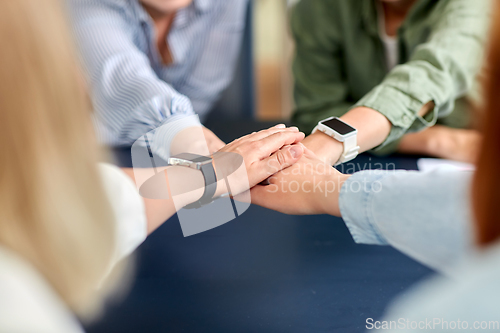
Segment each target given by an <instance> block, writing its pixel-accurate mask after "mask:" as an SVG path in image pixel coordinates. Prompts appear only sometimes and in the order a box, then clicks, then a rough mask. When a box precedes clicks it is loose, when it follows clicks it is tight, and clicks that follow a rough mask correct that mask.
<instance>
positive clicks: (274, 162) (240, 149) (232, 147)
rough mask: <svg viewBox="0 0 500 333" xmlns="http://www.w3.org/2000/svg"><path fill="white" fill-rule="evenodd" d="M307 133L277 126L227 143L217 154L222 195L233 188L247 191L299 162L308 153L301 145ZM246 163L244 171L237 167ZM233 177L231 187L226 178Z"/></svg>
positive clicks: (216, 161) (215, 158) (217, 167)
mask: <svg viewBox="0 0 500 333" xmlns="http://www.w3.org/2000/svg"><path fill="white" fill-rule="evenodd" d="M304 137H305V135H304V133H301V132H299V130H298V128H296V127H291V128H286V127H285V125H277V126H275V127H272V128H270V129H267V130H263V131H260V132H257V133H252V134H249V135H247V136H244V137H242V138H240V139H237V140H235V141H233V142H231V143H229V144H228V145H226V146H224V147H223V148H222V149H221V150H219V151H218V152H217V153H216V154H214V165H215V170H216V173H217V179H218V180H219V183H218V189H217V192H218V194H222V193H225V192H227V191H229V190H231V193H232V194H233V195H237V194H239V193H241V192H244V191H246V190H248V189H250V188H251V187H253V186H255V185H257V184H259V183H260V182H262V181H264V180H266V179H267V178H269V177H270V176H272V175H273V174H275V173H276V172H279V171H281V170H283V169H285V168H287V167H289V166H291V165H293V164H294V163H296V162H297V161H298V160H299V159H300V158H301V156H302V154H303V153H304V147H303V146H302V145H300V144H298V143H299V142H300V141H302V140H303V139H304ZM241 162H242V163H244V166H245V168H243V169H242V170H243V173H241V170H240V172H236V173H235V171H236V170H235V167H234V166H236V168H237V167H238V166H239V164H241ZM227 176H229V177H230V180H231V181H230V186H231V188H230V189H227V188H226V187H225V182H224V181H222V180H223V179H224V178H226V177H227Z"/></svg>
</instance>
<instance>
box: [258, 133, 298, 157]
mask: <svg viewBox="0 0 500 333" xmlns="http://www.w3.org/2000/svg"><path fill="white" fill-rule="evenodd" d="M304 138H305V134H304V133H302V132H277V133H274V134H272V135H269V136H267V137H265V138H263V139H261V140H259V141H255V142H254V145H255V147H254V148H258V149H255V150H254V153H255V154H258V156H257V157H258V158H259V159H264V158H266V157H268V156H269V155H271V154H272V153H274V152H276V151H277V150H278V149H281V147H283V146H287V145H293V144H295V143H299V142H300V141H302V140H303V139H304ZM303 150H304V149H303V147H302V151H303Z"/></svg>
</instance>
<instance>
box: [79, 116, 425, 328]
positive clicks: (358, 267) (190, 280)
mask: <svg viewBox="0 0 500 333" xmlns="http://www.w3.org/2000/svg"><path fill="white" fill-rule="evenodd" d="M267 125H268V124H256V123H254V124H248V123H242V124H237V123H233V124H232V125H231V126H221V128H226V129H228V128H229V129H231V130H226V131H224V130H219V132H218V134H219V135H220V136H221V137H222V138H223V139H224V140H226V141H229V140H231V139H234V138H236V137H237V136H238V135H241V134H245V133H247V132H251V131H252V130H255V129H256V127H265V126H267ZM215 131H216V133H217V129H215ZM116 152H117V155H118V157H119V159H121V160H122V162H123V161H126V160H127V150H126V149H122V150H120V149H118V150H117V151H116ZM377 163H382V164H383V165H384V166H386V165H387V166H388V167H389V168H392V167H393V166H396V167H397V168H398V169H415V168H416V158H414V157H401V156H395V157H391V158H377V157H373V156H369V155H362V156H360V157H358V159H357V160H356V161H355V165H357V169H368V168H370V167H372V168H378V167H379V166H380V165H379V164H377ZM136 269H137V272H136V278H135V281H134V283H133V285H132V287H131V291H130V293H129V294H128V296H126V298H125V299H124V300H120V301H119V302H110V304H109V306H108V308H107V310H106V313H105V315H104V317H103V318H102V319H101V320H99V321H98V322H96V323H94V324H92V325H90V326H88V327H86V329H87V331H88V332H89V333H101V332H102V333H110V332H120V333H128V332H130V333H132V332H141V333H142V332H148V333H156V332H214V333H215V332H217V333H223V332H273V333H279V332H301V333H302V332H363V331H364V327H365V324H366V323H365V321H366V319H367V318H380V316H381V315H382V314H383V312H384V309H385V308H386V307H387V305H388V304H389V303H390V301H391V299H393V298H394V296H396V295H398V294H402V293H404V292H405V291H406V290H407V289H408V287H410V286H411V285H412V284H414V283H415V282H416V281H418V280H420V279H422V278H423V277H424V276H427V275H429V273H430V270H429V269H427V268H425V267H423V266H422V265H420V264H418V263H416V262H415V261H413V260H411V259H409V258H407V257H405V256H404V255H402V254H400V253H398V252H397V251H396V250H394V249H392V248H390V247H382V246H367V245H357V244H355V243H354V242H353V240H352V238H351V236H350V234H349V232H348V230H347V229H346V227H345V225H344V223H343V222H342V220H341V219H339V218H334V217H330V216H300V217H299V216H287V215H283V214H280V213H277V212H273V211H270V210H267V209H264V208H261V207H256V206H251V207H250V208H249V209H248V211H246V212H245V213H244V214H243V215H242V216H240V217H238V218H237V219H236V220H234V221H231V222H229V223H227V224H225V225H223V226H221V227H218V228H216V229H213V230H210V231H207V232H204V233H202V234H198V235H195V236H191V237H187V238H184V237H183V236H182V232H181V228H180V225H179V221H178V219H177V217H176V216H174V217H172V218H171V219H170V220H168V221H167V222H166V223H165V224H164V225H163V226H162V227H160V228H159V229H158V230H157V231H156V232H154V233H153V234H152V235H151V236H150V237H149V238H148V239H147V240H146V242H145V243H144V244H143V245H142V246H141V247H140V248H139V249H138V250H137V252H136Z"/></svg>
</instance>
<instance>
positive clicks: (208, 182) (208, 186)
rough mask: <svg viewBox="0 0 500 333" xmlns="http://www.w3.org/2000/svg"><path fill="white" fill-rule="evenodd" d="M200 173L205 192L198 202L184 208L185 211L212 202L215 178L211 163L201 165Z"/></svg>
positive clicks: (215, 187) (215, 183)
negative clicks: (203, 180) (203, 181)
mask: <svg viewBox="0 0 500 333" xmlns="http://www.w3.org/2000/svg"><path fill="white" fill-rule="evenodd" d="M200 171H201V174H202V175H203V178H204V179H205V191H204V193H203V195H202V197H201V198H200V199H199V200H198V201H196V202H193V203H192V204H189V205H187V206H185V207H184V208H185V209H194V208H200V207H202V206H204V205H207V204H209V203H211V202H212V201H213V197H214V194H215V191H216V190H217V176H216V174H215V169H214V165H213V163H207V164H203V165H202V166H201V168H200Z"/></svg>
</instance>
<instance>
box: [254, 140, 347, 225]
mask: <svg viewBox="0 0 500 333" xmlns="http://www.w3.org/2000/svg"><path fill="white" fill-rule="evenodd" d="M349 177H350V176H349V175H343V174H341V173H340V172H338V171H337V170H336V169H335V168H333V167H331V166H330V165H329V164H328V163H325V162H324V161H322V160H320V159H319V158H318V157H317V156H316V155H315V154H314V153H313V152H312V151H311V150H309V149H307V148H305V151H304V154H303V156H302V158H301V159H300V160H299V161H298V162H297V163H296V164H294V165H293V166H291V167H289V168H287V169H284V170H283V171H281V172H279V173H277V174H275V175H274V176H273V177H271V178H270V179H269V183H270V185H267V186H264V185H257V186H255V187H254V188H252V190H251V192H250V193H251V196H252V203H254V204H256V205H260V206H263V207H266V208H269V209H273V210H277V211H279V212H282V213H285V214H293V215H310V214H330V215H335V216H340V209H339V204H338V198H339V193H340V188H341V187H342V184H343V183H344V182H345V181H346V180H347V179H348V178H349Z"/></svg>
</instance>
